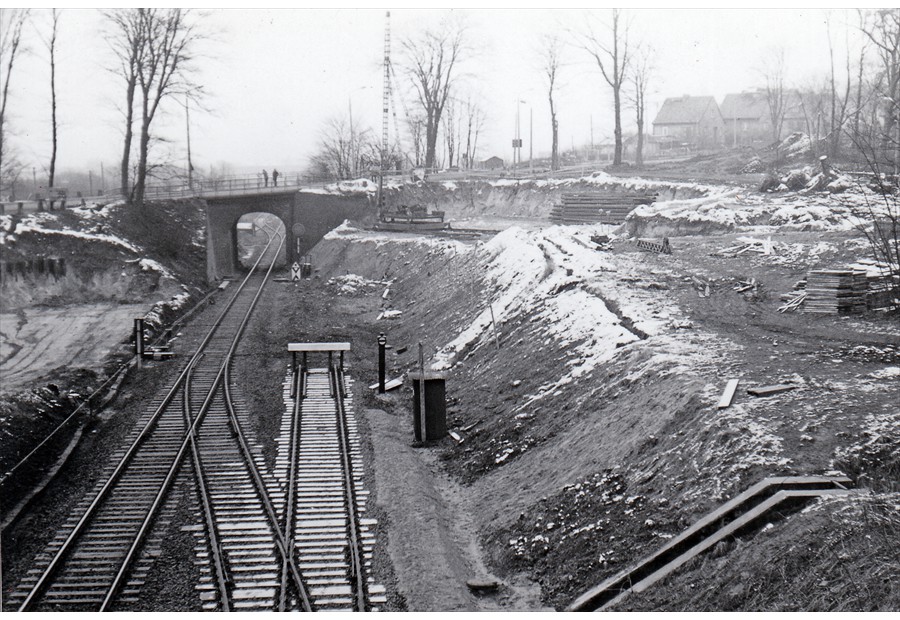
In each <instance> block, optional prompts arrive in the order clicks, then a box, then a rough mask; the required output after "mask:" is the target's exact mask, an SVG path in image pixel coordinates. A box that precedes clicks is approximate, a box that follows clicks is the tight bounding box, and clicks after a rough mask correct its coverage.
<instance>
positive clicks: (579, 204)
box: [550, 192, 656, 224]
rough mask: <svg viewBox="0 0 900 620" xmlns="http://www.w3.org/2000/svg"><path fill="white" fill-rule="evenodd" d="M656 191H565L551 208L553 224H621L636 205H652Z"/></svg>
mask: <svg viewBox="0 0 900 620" xmlns="http://www.w3.org/2000/svg"><path fill="white" fill-rule="evenodd" d="M655 200H656V195H655V194H622V193H617V194H610V193H599V192H589V193H566V194H563V195H562V203H560V204H557V205H554V206H553V209H552V210H551V211H550V221H551V222H553V223H554V224H594V223H601V224H621V223H622V222H624V221H625V218H626V217H627V216H628V214H629V213H631V212H632V211H634V209H635V207H637V206H638V205H647V204H651V203H652V202H654V201H655Z"/></svg>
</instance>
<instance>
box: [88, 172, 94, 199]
mask: <svg viewBox="0 0 900 620" xmlns="http://www.w3.org/2000/svg"><path fill="white" fill-rule="evenodd" d="M88 184H89V185H90V186H91V191H90V194H88V195H89V196H93V195H94V171H93V170H88Z"/></svg>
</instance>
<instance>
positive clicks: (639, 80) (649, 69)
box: [629, 45, 654, 166]
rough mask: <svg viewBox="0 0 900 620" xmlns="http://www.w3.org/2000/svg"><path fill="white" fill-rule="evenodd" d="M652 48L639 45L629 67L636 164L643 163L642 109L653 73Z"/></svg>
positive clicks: (644, 107) (644, 108) (640, 164)
mask: <svg viewBox="0 0 900 620" xmlns="http://www.w3.org/2000/svg"><path fill="white" fill-rule="evenodd" d="M653 56H654V52H653V48H652V47H650V46H646V45H644V46H640V47H638V50H637V55H636V57H635V58H634V60H635V62H634V66H633V67H632V69H631V86H632V91H631V93H630V95H629V99H630V103H631V105H632V106H633V107H634V113H635V123H636V125H637V147H636V149H635V154H634V159H635V164H636V165H638V166H642V165H644V111H645V110H646V109H647V106H646V96H647V88H648V85H649V83H650V79H651V77H652V74H653Z"/></svg>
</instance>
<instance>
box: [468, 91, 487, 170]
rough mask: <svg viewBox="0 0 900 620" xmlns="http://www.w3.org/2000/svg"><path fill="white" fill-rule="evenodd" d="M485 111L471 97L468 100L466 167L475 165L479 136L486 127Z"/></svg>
mask: <svg viewBox="0 0 900 620" xmlns="http://www.w3.org/2000/svg"><path fill="white" fill-rule="evenodd" d="M484 120H485V119H484V112H483V111H482V109H481V107H480V106H479V105H478V103H476V102H475V101H473V99H472V98H471V97H470V98H469V99H468V100H467V101H466V152H465V155H464V159H465V163H466V168H468V169H470V170H471V169H472V168H474V167H475V157H476V154H477V152H478V136H479V135H480V134H481V131H482V130H483V129H484Z"/></svg>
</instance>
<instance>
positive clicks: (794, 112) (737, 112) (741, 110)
mask: <svg viewBox="0 0 900 620" xmlns="http://www.w3.org/2000/svg"><path fill="white" fill-rule="evenodd" d="M784 103H785V105H784V117H785V118H803V109H802V106H801V105H800V93H798V92H797V91H796V90H793V89H792V90H785V91H784ZM719 109H720V110H721V111H722V118H725V119H729V120H732V119H748V120H750V119H752V120H768V118H769V102H768V100H767V99H766V91H765V90H763V89H758V90H755V91H749V92H744V93H731V94H729V95H725V99H723V100H722V105H721V106H720V108H719Z"/></svg>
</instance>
